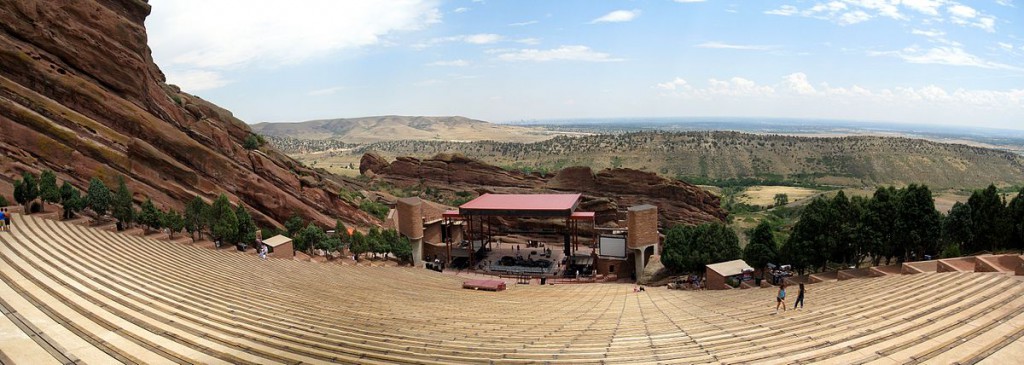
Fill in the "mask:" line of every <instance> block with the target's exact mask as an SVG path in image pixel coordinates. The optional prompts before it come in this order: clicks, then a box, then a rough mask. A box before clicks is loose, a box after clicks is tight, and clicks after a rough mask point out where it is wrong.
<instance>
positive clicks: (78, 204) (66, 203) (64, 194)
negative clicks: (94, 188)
mask: <svg viewBox="0 0 1024 365" xmlns="http://www.w3.org/2000/svg"><path fill="white" fill-rule="evenodd" d="M60 204H61V205H62V206H63V207H64V219H71V218H74V216H75V213H77V212H79V211H81V210H82V208H84V206H85V201H84V200H83V199H82V193H81V192H80V191H78V189H75V187H74V186H71V183H69V182H67V181H65V182H64V184H62V185H61V186H60Z"/></svg>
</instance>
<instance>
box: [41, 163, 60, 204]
mask: <svg viewBox="0 0 1024 365" xmlns="http://www.w3.org/2000/svg"><path fill="white" fill-rule="evenodd" d="M39 197H41V198H42V200H43V202H46V203H60V189H58V188H57V175H54V173H53V171H50V170H43V172H42V173H41V174H40V175H39Z"/></svg>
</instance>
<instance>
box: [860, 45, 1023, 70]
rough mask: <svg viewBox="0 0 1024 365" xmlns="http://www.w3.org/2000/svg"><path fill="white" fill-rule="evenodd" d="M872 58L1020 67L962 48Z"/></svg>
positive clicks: (914, 49) (914, 50) (910, 49)
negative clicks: (886, 57)
mask: <svg viewBox="0 0 1024 365" xmlns="http://www.w3.org/2000/svg"><path fill="white" fill-rule="evenodd" d="M868 55H870V56H895V57H899V58H902V59H903V60H904V61H907V62H910V63H919V64H938V65H948V66H969V67H980V68H988V69H1002V70H1017V71H1021V70H1022V69H1021V68H1019V67H1014V66H1010V65H1007V64H1003V63H997V62H992V61H988V60H985V59H982V58H981V57H978V56H975V55H972V54H970V53H967V51H964V50H963V49H962V48H960V47H935V48H931V49H928V50H922V49H919V48H917V47H908V48H904V49H902V50H899V51H888V52H869V53H868Z"/></svg>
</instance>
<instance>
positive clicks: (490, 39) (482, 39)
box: [463, 33, 501, 44]
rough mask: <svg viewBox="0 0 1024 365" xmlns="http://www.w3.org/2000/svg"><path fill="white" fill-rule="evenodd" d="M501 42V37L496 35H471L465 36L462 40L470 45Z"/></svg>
mask: <svg viewBox="0 0 1024 365" xmlns="http://www.w3.org/2000/svg"><path fill="white" fill-rule="evenodd" d="M500 40H501V36H500V35H497V34H490V33H485V34H472V35H467V36H465V38H463V41H465V42H466V43H471V44H491V43H494V42H497V41H500Z"/></svg>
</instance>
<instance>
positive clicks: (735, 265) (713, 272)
mask: <svg viewBox="0 0 1024 365" xmlns="http://www.w3.org/2000/svg"><path fill="white" fill-rule="evenodd" d="M753 271H754V269H753V268H751V267H750V265H747V262H746V261H743V260H732V261H726V262H719V263H716V264H710V265H707V266H706V269H705V273H704V274H705V277H706V278H707V288H708V289H713V290H721V289H732V287H731V286H729V284H727V283H726V280H727V279H728V278H730V277H735V278H737V280H739V279H741V278H742V277H743V274H744V273H747V272H753Z"/></svg>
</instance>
